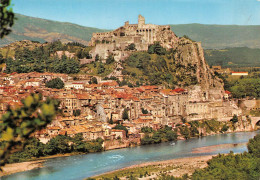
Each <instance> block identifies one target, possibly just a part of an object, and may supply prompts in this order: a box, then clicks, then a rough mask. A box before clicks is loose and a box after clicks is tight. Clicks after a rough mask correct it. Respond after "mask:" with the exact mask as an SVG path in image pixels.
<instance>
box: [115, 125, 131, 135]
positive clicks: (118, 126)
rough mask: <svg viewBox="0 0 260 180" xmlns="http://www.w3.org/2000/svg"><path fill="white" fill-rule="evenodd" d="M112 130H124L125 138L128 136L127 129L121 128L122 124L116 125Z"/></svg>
mask: <svg viewBox="0 0 260 180" xmlns="http://www.w3.org/2000/svg"><path fill="white" fill-rule="evenodd" d="M113 129H120V130H124V131H125V132H126V136H128V129H127V128H126V127H125V126H123V125H122V124H117V125H116V126H115V127H114V128H113Z"/></svg>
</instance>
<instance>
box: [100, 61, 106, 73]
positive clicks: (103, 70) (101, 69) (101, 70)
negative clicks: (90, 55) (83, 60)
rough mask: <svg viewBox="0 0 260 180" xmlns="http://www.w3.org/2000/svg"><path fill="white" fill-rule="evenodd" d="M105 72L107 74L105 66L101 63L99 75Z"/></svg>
mask: <svg viewBox="0 0 260 180" xmlns="http://www.w3.org/2000/svg"><path fill="white" fill-rule="evenodd" d="M103 72H105V68H104V65H103V64H102V63H99V65H98V74H102V73H103Z"/></svg>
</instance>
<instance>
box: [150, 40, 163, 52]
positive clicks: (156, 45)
mask: <svg viewBox="0 0 260 180" xmlns="http://www.w3.org/2000/svg"><path fill="white" fill-rule="evenodd" d="M148 53H149V54H158V55H164V54H165V53H166V49H165V48H163V47H162V46H161V45H160V43H159V42H155V43H154V44H152V45H150V46H149V47H148Z"/></svg>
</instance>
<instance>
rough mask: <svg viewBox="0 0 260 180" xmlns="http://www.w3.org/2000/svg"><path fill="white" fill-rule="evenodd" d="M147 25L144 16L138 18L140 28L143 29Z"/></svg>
mask: <svg viewBox="0 0 260 180" xmlns="http://www.w3.org/2000/svg"><path fill="white" fill-rule="evenodd" d="M143 25H145V18H144V17H143V16H142V15H139V16H138V28H140V27H142V26H143Z"/></svg>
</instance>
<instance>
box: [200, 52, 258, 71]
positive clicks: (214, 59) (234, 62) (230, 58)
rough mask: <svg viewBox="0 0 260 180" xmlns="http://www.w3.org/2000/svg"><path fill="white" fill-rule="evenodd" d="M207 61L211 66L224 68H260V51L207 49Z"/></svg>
mask: <svg viewBox="0 0 260 180" xmlns="http://www.w3.org/2000/svg"><path fill="white" fill-rule="evenodd" d="M204 52H205V59H206V61H207V62H208V64H209V65H221V66H223V67H260V49H251V48H247V47H239V48H226V49H220V50H214V49H206V50H205V51H204Z"/></svg>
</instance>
